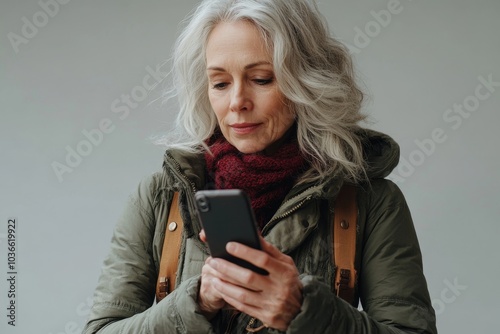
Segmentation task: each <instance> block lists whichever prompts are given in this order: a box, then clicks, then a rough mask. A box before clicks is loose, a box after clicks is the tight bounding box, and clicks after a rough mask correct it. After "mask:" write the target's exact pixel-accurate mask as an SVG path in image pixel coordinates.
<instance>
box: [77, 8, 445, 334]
mask: <svg viewBox="0 0 500 334" xmlns="http://www.w3.org/2000/svg"><path fill="white" fill-rule="evenodd" d="M174 68H175V70H176V75H177V77H176V79H177V81H176V82H177V95H178V99H179V102H180V113H179V116H178V121H179V124H180V125H181V128H182V129H183V131H184V136H182V137H181V139H179V140H178V141H177V142H175V143H171V142H168V143H167V144H168V145H169V148H168V149H167V152H166V154H165V159H164V164H163V170H162V171H161V172H159V173H157V174H154V175H152V176H151V177H149V178H146V179H145V180H144V181H143V182H142V183H141V184H140V186H139V189H138V191H137V194H136V195H135V196H133V197H132V199H131V202H130V204H129V206H128V207H127V208H126V210H125V213H124V216H123V218H122V219H121V220H120V221H119V222H118V225H117V227H116V229H115V233H114V236H113V240H112V245H111V252H110V255H109V257H108V258H107V260H106V261H105V264H104V268H103V273H102V275H101V278H100V280H99V284H98V287H97V289H96V293H95V296H94V306H93V308H92V313H91V315H90V319H89V322H88V323H87V326H86V328H85V330H84V333H97V332H99V333H246V332H257V331H259V332H261V333H277V332H287V333H327V332H328V333H330V332H333V333H358V332H362V333H417V332H418V333H436V332H437V331H436V328H435V316H434V311H433V309H432V307H431V302H430V298H429V294H428V291H427V286H426V282H425V278H424V276H423V273H422V263H421V254H420V250H419V246H418V241H417V238H416V235H415V231H414V228H413V224H412V221H411V217H410V214H409V211H408V208H407V206H406V203H405V200H404V198H403V195H402V194H401V192H400V191H399V189H398V188H397V187H396V186H395V185H394V184H393V183H391V182H390V181H387V180H384V179H383V178H384V177H385V176H387V175H388V174H389V173H390V172H391V170H392V168H394V167H395V166H396V165H397V161H398V157H399V150H398V146H397V144H396V143H395V142H394V141H392V139H390V138H389V137H387V136H385V135H383V134H380V133H376V132H373V131H369V130H364V129H362V128H360V127H359V125H358V123H359V121H361V120H362V119H363V116H362V114H361V113H360V104H361V101H362V93H361V91H360V90H359V89H358V87H357V86H356V84H355V82H354V80H353V73H352V66H351V62H350V58H349V55H348V53H347V51H346V49H345V48H344V47H343V46H342V45H341V44H339V43H338V42H337V41H336V40H334V39H333V38H331V37H330V35H329V33H328V28H327V26H326V24H325V23H324V22H323V19H322V17H321V15H320V14H319V12H318V9H317V8H316V7H315V5H314V4H313V3H310V2H308V1H307V0H293V1H291V0H206V1H203V2H202V3H201V5H200V6H199V7H198V9H197V10H196V12H195V13H194V14H193V16H192V18H191V20H190V23H189V24H188V26H187V28H186V29H185V30H184V32H183V33H182V35H181V36H180V37H179V40H178V42H177V45H176V52H175V55H174ZM343 183H351V184H355V186H356V188H357V203H358V208H359V212H358V220H359V222H358V224H359V226H358V229H359V230H358V239H359V240H360V242H359V243H358V245H359V246H358V248H357V254H358V256H359V262H360V270H359V276H358V292H359V293H358V294H359V299H360V300H361V303H362V306H363V308H364V311H359V310H358V309H357V308H355V307H353V306H351V305H349V304H348V303H346V302H344V301H343V300H341V299H340V298H338V297H337V296H336V294H335V287H334V286H333V282H334V280H333V276H334V272H335V264H334V263H333V261H332V260H331V259H332V256H331V248H332V247H331V245H332V236H331V235H332V231H331V224H330V221H331V217H332V208H333V206H334V203H335V199H336V196H337V194H338V192H339V188H340V187H341V185H342V184H343ZM213 187H215V188H240V189H243V190H245V191H246V192H247V193H248V194H249V196H250V199H251V202H252V207H253V209H254V211H255V213H256V217H257V221H258V223H259V227H260V230H261V233H262V235H263V237H264V238H263V239H262V244H263V250H262V251H258V250H254V249H250V248H248V247H245V246H243V245H241V244H237V243H230V244H228V246H227V249H228V251H229V252H230V253H231V254H233V255H234V256H236V257H240V258H242V259H244V260H247V261H249V262H251V263H253V264H255V265H257V266H259V267H262V268H264V269H266V270H267V271H268V272H269V273H270V274H269V275H267V276H262V275H259V274H257V273H254V272H251V271H249V270H247V269H244V268H241V267H239V266H237V265H235V264H232V263H230V262H227V261H224V260H222V259H213V258H210V257H209V256H208V251H207V247H206V245H205V244H204V234H203V233H202V231H201V227H200V222H199V219H198V217H197V215H196V211H195V210H194V207H195V206H194V192H195V191H196V190H199V189H205V188H213ZM174 192H179V193H180V199H181V209H182V216H183V220H184V224H185V225H184V231H183V237H182V246H181V255H180V257H179V268H178V272H177V275H178V276H177V284H176V286H177V287H176V289H175V290H174V291H173V292H172V293H171V294H169V295H168V296H167V297H166V298H165V299H163V300H162V301H160V302H159V303H156V304H155V303H154V296H155V285H156V280H157V277H158V267H159V262H160V256H161V251H162V243H163V235H164V233H165V222H166V218H167V215H168V211H169V208H170V203H171V201H172V196H173V193H174ZM355 305H357V302H356V303H355Z"/></svg>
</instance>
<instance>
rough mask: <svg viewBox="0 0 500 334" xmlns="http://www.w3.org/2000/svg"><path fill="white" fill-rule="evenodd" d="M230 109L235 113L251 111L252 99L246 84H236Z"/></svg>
mask: <svg viewBox="0 0 500 334" xmlns="http://www.w3.org/2000/svg"><path fill="white" fill-rule="evenodd" d="M229 108H230V110H231V111H234V112H241V111H248V110H251V108H252V101H251V98H250V92H249V91H248V88H247V87H245V85H244V84H235V85H234V86H233V89H232V92H231V103H230V106H229Z"/></svg>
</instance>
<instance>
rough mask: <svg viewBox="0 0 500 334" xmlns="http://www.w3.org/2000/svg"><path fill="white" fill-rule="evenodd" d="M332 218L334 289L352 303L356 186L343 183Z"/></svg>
mask: <svg viewBox="0 0 500 334" xmlns="http://www.w3.org/2000/svg"><path fill="white" fill-rule="evenodd" d="M334 210H335V211H334V219H333V238H334V240H333V254H334V257H335V290H336V291H337V296H339V297H340V298H342V299H344V300H345V301H347V302H348V303H349V304H352V303H353V299H354V292H355V286H356V279H357V272H356V267H355V264H354V263H355V258H356V230H357V218H358V206H357V201H356V188H355V187H354V186H352V185H346V184H344V185H343V186H342V188H341V189H340V192H339V194H338V196H337V199H336V200H335V209H334Z"/></svg>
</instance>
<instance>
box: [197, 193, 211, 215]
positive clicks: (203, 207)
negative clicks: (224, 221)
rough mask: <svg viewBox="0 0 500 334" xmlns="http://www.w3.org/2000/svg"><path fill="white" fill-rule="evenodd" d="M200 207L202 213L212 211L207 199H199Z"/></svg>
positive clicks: (202, 197)
mask: <svg viewBox="0 0 500 334" xmlns="http://www.w3.org/2000/svg"><path fill="white" fill-rule="evenodd" d="M198 207H199V208H200V211H201V212H207V211H208V210H210V206H209V205H208V200H207V198H206V197H204V196H200V197H198Z"/></svg>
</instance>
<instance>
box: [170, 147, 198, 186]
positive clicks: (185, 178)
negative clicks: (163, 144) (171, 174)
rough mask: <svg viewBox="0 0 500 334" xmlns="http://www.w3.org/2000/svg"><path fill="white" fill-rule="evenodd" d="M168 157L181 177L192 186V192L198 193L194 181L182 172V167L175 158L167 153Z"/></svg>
mask: <svg viewBox="0 0 500 334" xmlns="http://www.w3.org/2000/svg"><path fill="white" fill-rule="evenodd" d="M167 156H168V157H169V158H170V160H171V161H172V163H173V164H174V169H175V170H176V171H177V173H178V174H179V176H180V177H181V178H182V179H184V180H185V181H186V182H187V183H188V184H189V185H190V186H191V190H192V191H193V193H195V192H196V185H195V184H194V183H193V181H191V180H190V179H189V178H188V177H187V176H186V175H185V174H184V173H183V172H182V171H181V166H180V165H179V163H178V162H177V161H176V160H175V159H174V157H173V156H171V155H170V154H169V153H167Z"/></svg>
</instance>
